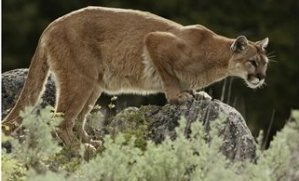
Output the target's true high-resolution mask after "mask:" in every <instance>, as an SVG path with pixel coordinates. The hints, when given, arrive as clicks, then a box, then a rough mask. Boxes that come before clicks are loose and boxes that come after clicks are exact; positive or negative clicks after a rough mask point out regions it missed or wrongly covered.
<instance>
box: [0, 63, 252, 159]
mask: <svg viewBox="0 0 299 181" xmlns="http://www.w3.org/2000/svg"><path fill="white" fill-rule="evenodd" d="M26 75H27V69H17V70H12V71H9V72H4V73H3V74H2V117H3V116H5V115H6V114H7V110H9V109H10V108H11V107H12V106H13V104H14V103H15V101H16V98H17V96H18V94H19V93H20V90H21V88H22V86H23V84H24V81H25V79H26ZM42 98H43V104H44V105H46V104H50V105H53V104H54V102H55V85H54V81H53V80H52V79H49V80H48V82H47V87H46V91H45V93H44V95H43V97H42ZM181 116H184V117H185V118H186V120H187V128H186V130H187V131H186V136H188V133H190V125H192V124H191V123H192V122H194V121H201V122H202V124H203V125H204V127H205V129H206V131H208V130H209V128H210V123H211V122H212V121H219V118H220V117H224V118H225V119H226V120H225V121H224V122H223V124H224V126H223V127H222V128H221V130H220V135H221V136H222V137H223V139H224V143H223V145H222V148H221V151H222V152H223V154H224V155H226V156H227V158H229V159H231V160H244V159H250V160H254V159H255V150H256V147H255V141H254V138H253V136H252V134H251V132H250V130H249V129H248V127H247V125H246V122H245V121H244V119H243V117H242V116H241V114H240V113H239V112H238V111H236V110H235V109H234V108H232V107H230V106H229V105H226V104H224V103H222V102H220V101H218V100H193V101H189V102H186V103H184V104H181V105H170V104H166V105H164V106H153V105H148V106H141V107H140V108H134V107H130V108H127V109H125V110H123V111H121V112H119V113H118V114H117V115H116V116H113V117H110V118H107V117H104V119H105V120H103V123H104V124H102V126H101V127H99V128H95V127H93V124H92V123H88V124H87V126H86V127H87V130H88V132H89V133H91V134H93V136H94V137H101V136H103V135H104V134H116V133H118V132H120V131H128V130H129V132H135V133H136V131H141V132H142V131H144V132H146V134H144V133H140V134H139V135H141V136H144V139H145V140H148V139H150V140H153V141H154V142H156V143H160V142H162V141H163V139H164V138H165V137H166V136H169V137H170V138H172V139H175V137H176V133H175V128H176V127H177V126H178V125H179V122H178V121H179V120H180V118H181ZM140 123H141V125H143V126H141V127H140V125H138V124H140ZM136 127H138V129H137V128H136ZM140 128H141V129H140ZM137 135H138V134H137Z"/></svg>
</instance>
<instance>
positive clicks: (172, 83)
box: [145, 32, 193, 103]
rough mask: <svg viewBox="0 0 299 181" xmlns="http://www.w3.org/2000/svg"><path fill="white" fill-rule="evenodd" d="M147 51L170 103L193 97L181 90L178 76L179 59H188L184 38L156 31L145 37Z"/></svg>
mask: <svg viewBox="0 0 299 181" xmlns="http://www.w3.org/2000/svg"><path fill="white" fill-rule="evenodd" d="M145 47H146V48H145V51H147V52H146V53H147V54H148V56H149V57H148V58H149V60H148V61H152V64H153V66H154V67H155V69H156V71H157V72H158V73H159V75H160V78H161V80H162V84H163V85H162V86H163V89H164V92H165V94H166V98H167V100H168V102H169V103H182V102H185V101H188V100H190V99H192V98H193V96H192V95H191V94H190V93H188V92H186V91H182V90H181V86H180V80H179V78H178V77H177V76H176V71H177V70H178V69H179V68H180V67H178V63H177V61H181V62H180V63H179V64H181V63H182V61H187V55H186V45H185V43H184V41H183V40H181V39H179V38H178V37H176V36H175V35H173V34H171V33H167V32H154V33H150V34H148V35H147V36H146V37H145Z"/></svg>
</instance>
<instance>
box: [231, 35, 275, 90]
mask: <svg viewBox="0 0 299 181" xmlns="http://www.w3.org/2000/svg"><path fill="white" fill-rule="evenodd" d="M268 43H269V38H265V39H263V40H261V41H258V42H251V41H248V40H247V38H246V37H245V36H239V37H237V38H236V40H235V41H234V42H233V43H232V45H231V50H232V52H233V56H232V59H231V60H230V68H231V70H232V74H233V75H234V76H238V77H241V78H243V79H244V80H245V82H246V83H247V85H248V86H249V87H250V88H257V87H260V86H261V85H263V84H264V82H265V78H266V70H267V66H268V58H267V55H266V50H265V48H266V47H267V45H268Z"/></svg>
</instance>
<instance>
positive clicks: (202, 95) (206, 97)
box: [193, 91, 212, 101]
mask: <svg viewBox="0 0 299 181" xmlns="http://www.w3.org/2000/svg"><path fill="white" fill-rule="evenodd" d="M193 97H194V98H195V99H196V100H209V101H210V100H212V97H211V96H210V95H209V94H208V93H206V92H205V91H199V92H193Z"/></svg>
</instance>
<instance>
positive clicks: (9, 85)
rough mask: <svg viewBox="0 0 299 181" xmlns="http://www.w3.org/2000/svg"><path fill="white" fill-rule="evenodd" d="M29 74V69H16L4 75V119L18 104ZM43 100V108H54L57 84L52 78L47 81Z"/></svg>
mask: <svg viewBox="0 0 299 181" xmlns="http://www.w3.org/2000/svg"><path fill="white" fill-rule="evenodd" d="M27 73H28V69H15V70H11V71H8V72H4V73H2V75H1V76H2V82H1V83H2V84H1V86H2V94H1V95H2V102H1V103H2V110H1V111H2V118H3V117H5V116H6V115H7V114H8V111H9V110H10V109H11V108H12V106H13V105H14V104H15V103H16V101H17V99H18V97H19V94H20V93H21V90H22V87H23V85H24V82H25V80H26V77H27ZM42 100H43V101H42V105H43V106H44V105H52V106H53V105H54V103H55V83H54V80H53V78H52V77H49V79H48V81H47V84H46V90H45V93H44V95H43V96H42Z"/></svg>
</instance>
